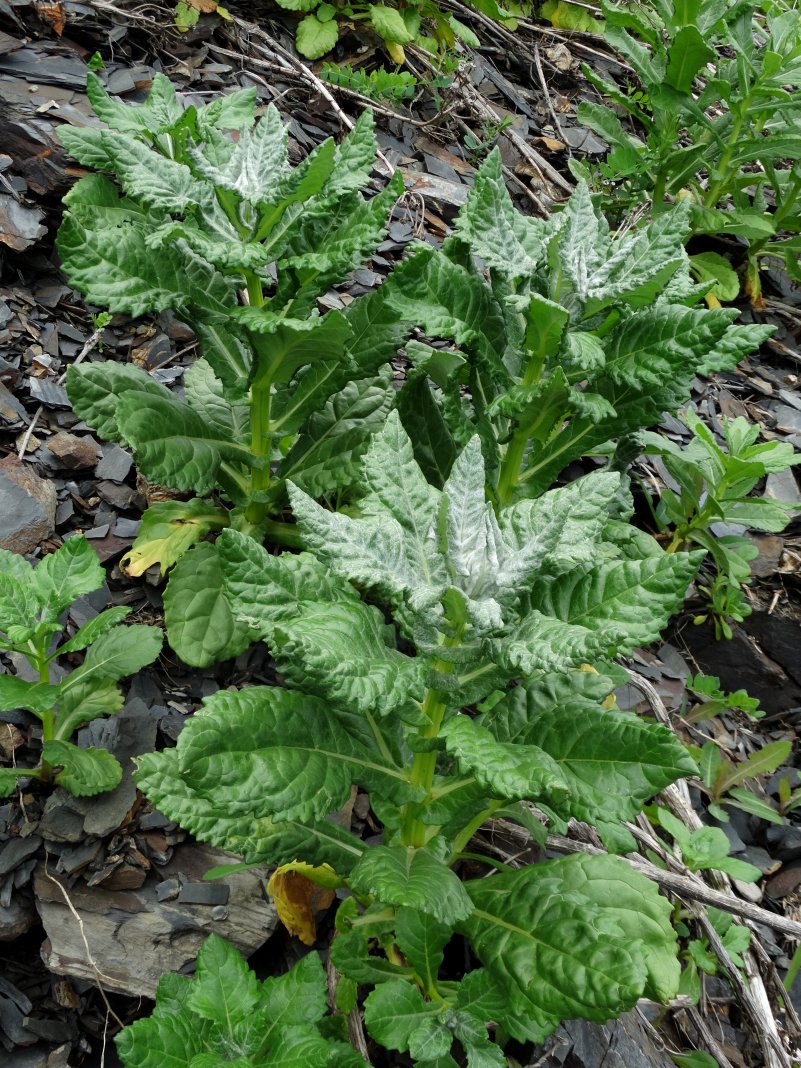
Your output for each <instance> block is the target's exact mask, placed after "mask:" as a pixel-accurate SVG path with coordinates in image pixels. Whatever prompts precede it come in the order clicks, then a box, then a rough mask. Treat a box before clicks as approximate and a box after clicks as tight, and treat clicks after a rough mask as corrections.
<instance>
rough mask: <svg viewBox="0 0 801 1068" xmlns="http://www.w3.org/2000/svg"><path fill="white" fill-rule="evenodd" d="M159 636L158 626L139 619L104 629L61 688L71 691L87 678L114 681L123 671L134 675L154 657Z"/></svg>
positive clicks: (157, 650) (66, 691)
mask: <svg viewBox="0 0 801 1068" xmlns="http://www.w3.org/2000/svg"><path fill="white" fill-rule="evenodd" d="M162 640H163V639H162V634H161V631H160V630H159V628H158V627H147V626H144V625H143V624H140V623H137V624H135V625H133V626H119V627H115V628H114V630H109V631H106V633H105V634H101V635H100V637H99V638H98V639H97V641H95V643H94V644H93V645H91V646H90V647H89V650H88V651H87V653H86V656H85V657H84V661H83V663H82V664H81V666H80V667H79V668H76V669H75V671H73V672H72V674H71V675H69V676H67V678H66V679H65V680H64V682H63V683H62V684H61V690H62V692H63V693H70V692H71V691H72V690H73V689H74V688H75V687H76V686H78V684H79V683H80V684H83V683H84V682H87V681H90V680H91V681H93V682H99V681H100V680H105V679H110V680H112V681H113V682H116V681H117V679H121V678H124V676H126V675H134V674H135V673H136V672H137V671H141V669H142V668H143V667H145V665H146V664H151V663H152V662H153V661H154V660H155V659H156V657H157V656H158V655H159V653H160V652H161V645H162Z"/></svg>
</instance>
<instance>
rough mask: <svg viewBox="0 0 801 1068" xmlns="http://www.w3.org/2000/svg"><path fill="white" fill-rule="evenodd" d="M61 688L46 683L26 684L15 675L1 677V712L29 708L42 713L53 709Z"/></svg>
mask: <svg viewBox="0 0 801 1068" xmlns="http://www.w3.org/2000/svg"><path fill="white" fill-rule="evenodd" d="M59 692H60V691H59V687H58V686H51V685H49V683H46V682H26V681H25V679H18V678H17V677H16V676H15V675H0V711H2V712H8V711H10V710H11V709H14V708H27V709H29V710H30V711H31V712H36V713H37V714H38V713H41V712H45V711H47V709H49V708H52V707H53V705H55V703H56V701H57V700H58V696H59Z"/></svg>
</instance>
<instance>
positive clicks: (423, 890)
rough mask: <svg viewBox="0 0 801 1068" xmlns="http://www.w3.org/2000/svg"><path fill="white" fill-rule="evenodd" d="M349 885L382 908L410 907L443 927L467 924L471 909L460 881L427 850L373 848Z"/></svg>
mask: <svg viewBox="0 0 801 1068" xmlns="http://www.w3.org/2000/svg"><path fill="white" fill-rule="evenodd" d="M349 882H350V885H351V886H352V887H353V889H354V890H357V891H359V892H360V893H364V894H369V895H371V896H372V897H374V898H375V899H376V900H377V901H379V902H381V903H382V904H387V905H395V906H396V907H400V906H402V905H408V906H409V907H411V908H414V909H419V911H420V912H425V913H428V914H429V915H430V916H433V917H434V919H436V920H439V921H440V923H446V924H448V923H450V924H453V923H455V922H457V921H459V920H464V919H465V918H466V917H467V916H468V915H469V914H470V911H471V909H472V905H471V903H470V898H469V897H468V895H467V892H466V891H465V888H464V886H463V884H462V883H461V882H460V881H459V877H458V876H457V875H456V874H455V872H453V871H451V869H450V868H447V867H446V866H445V865H444V864H443V863H442V861H441V860H437V858H436V857H435V856H434V855H433V853H431V852H430V851H429V850H427V849H415V848H414V847H412V846H400V845H394V846H374V847H373V848H372V849H368V850H367V852H366V853H365V854H364V856H363V857H362V859H361V860H360V861H359V863H358V864H357V865H356V867H355V868H354V869H353V871H352V872H351V874H350V878H349Z"/></svg>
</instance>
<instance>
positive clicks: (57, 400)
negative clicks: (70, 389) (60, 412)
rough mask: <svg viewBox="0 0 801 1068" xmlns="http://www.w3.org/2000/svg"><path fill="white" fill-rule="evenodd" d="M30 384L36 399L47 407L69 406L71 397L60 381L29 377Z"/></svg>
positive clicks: (32, 394)
mask: <svg viewBox="0 0 801 1068" xmlns="http://www.w3.org/2000/svg"><path fill="white" fill-rule="evenodd" d="M28 384H29V386H30V390H31V396H32V397H33V399H34V400H36V401H38V402H39V403H40V404H43V405H44V406H45V407H46V408H69V407H70V399H69V397H68V396H67V391H66V389H64V387H63V386H61V385H59V384H58V382H54V381H53V380H52V379H50V378H29V379H28Z"/></svg>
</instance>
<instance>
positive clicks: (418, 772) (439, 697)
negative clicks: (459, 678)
mask: <svg viewBox="0 0 801 1068" xmlns="http://www.w3.org/2000/svg"><path fill="white" fill-rule="evenodd" d="M461 640H462V635H461V628H459V629H458V631H457V633H456V634H454V635H453V637H450V638H445V639H444V640H443V642H442V645H443V646H445V647H448V648H451V649H452V648H453V647H454V646H456V645H458V644H459V643H460V641H461ZM434 670H435V671H438V672H439V673H440V674H442V675H449V674H451V672H452V671H453V664H451V663H449V662H448V661H447V660H437V661H436V662H435V664H434ZM447 707H448V706H447V700H446V698H445V695H444V694H442V693H440V692H439V690H434V689H432V688H430V687H429V688H428V689H427V690H426V693H425V697H424V698H423V704H422V712H423V715H424V716H425V717H426V719H427V720H428V723H427V724H426V725H425V726H424V727H422V728H421V729H420V732H419V735H418V737H420V738H421V739H426V740H428V739H434V738H436V737H437V735H438V734H439V730H440V727H441V726H442V721H443V719H444V718H445V711H446V709H447ZM436 770H437V751H436V750H435V749H434V750H432V751H431V752H427V753H415V756H414V760H413V761H412V767H411V771H410V773H409V782H410V783H411V785H412V786H420V787H422V788H423V790H424V791H425V794H426V799H429V798H430V795H431V788H432V786H433V785H434V775H435V773H436ZM424 803H425V802H424ZM417 811H419V810H418V808H417V806H416V805H405V806H404V810H403V822H402V825H401V840H402V842H403V843H404V845H410V846H418V847H419V846H423V845H425V843H426V841H427V839H428V837H430V832H431V828H430V827H427V826H426V824H424V823H423V821H422V820H421V819H420V818H419V817H418V816H417Z"/></svg>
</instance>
